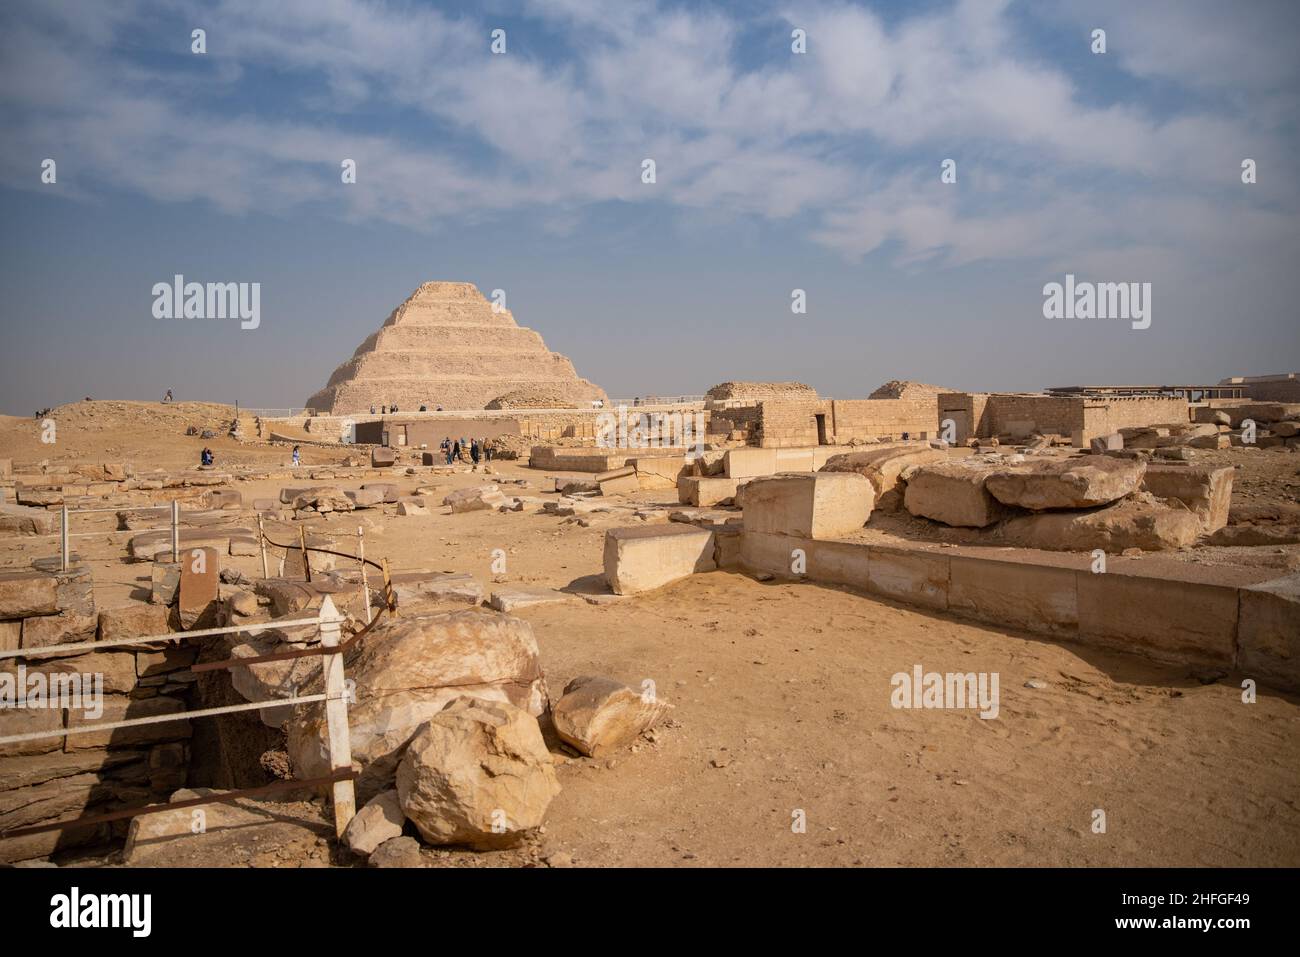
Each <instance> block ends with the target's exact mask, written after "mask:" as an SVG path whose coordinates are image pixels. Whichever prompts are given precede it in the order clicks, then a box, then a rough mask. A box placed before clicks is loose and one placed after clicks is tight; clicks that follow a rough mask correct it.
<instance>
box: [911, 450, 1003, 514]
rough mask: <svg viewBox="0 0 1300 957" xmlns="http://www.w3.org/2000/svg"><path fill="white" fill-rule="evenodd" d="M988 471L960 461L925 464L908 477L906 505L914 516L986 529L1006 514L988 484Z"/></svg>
mask: <svg viewBox="0 0 1300 957" xmlns="http://www.w3.org/2000/svg"><path fill="white" fill-rule="evenodd" d="M988 475H989V473H988V470H986V469H981V468H977V467H972V466H967V465H959V464H956V463H947V464H938V465H923V466H921V467H919V468H918V469H917V470H916V471H914V472H912V473H911V474H910V475H909V476H908V479H907V491H906V492H905V493H904V494H903V505H904V506H905V507H906V508H907V510H908V511H909V512H911V513H912V514H913V515H920V516H922V517H923V518H929V519H933V520H934V521H936V522H942V523H943V524H945V525H952V526H954V527H958V528H963V527H964V528H983V527H985V526H986V525H992V524H993V523H994V522H996V521H998V520H999V519H1001V518H1003V517H1004V516H1005V515H1006V508H1005V507H1004V506H1003V505H1002V504H1001V503H1000V502H999V501H998V500H997V499H995V498H994V497H993V496H992V495H991V494H990V493H989V490H988V489H987V488H986V487H985V481H986V479H987V478H988Z"/></svg>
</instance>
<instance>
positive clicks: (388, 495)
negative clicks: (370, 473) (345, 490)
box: [361, 482, 399, 505]
mask: <svg viewBox="0 0 1300 957" xmlns="http://www.w3.org/2000/svg"><path fill="white" fill-rule="evenodd" d="M361 489H362V491H364V492H370V491H376V492H380V493H381V494H382V495H383V497H384V502H385V503H386V504H388V505H392V504H394V503H395V502H396V501H397V497H398V494H399V490H398V487H397V486H396V485H395V484H394V483H392V482H364V483H362V485H361Z"/></svg>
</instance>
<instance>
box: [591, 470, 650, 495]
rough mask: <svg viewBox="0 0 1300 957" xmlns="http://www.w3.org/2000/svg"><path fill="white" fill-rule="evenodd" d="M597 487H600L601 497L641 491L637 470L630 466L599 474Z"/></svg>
mask: <svg viewBox="0 0 1300 957" xmlns="http://www.w3.org/2000/svg"><path fill="white" fill-rule="evenodd" d="M596 485H597V486H599V488H600V494H601V495H627V494H629V493H630V492H639V491H641V483H640V481H639V480H638V479H637V477H636V469H634V468H631V467H630V466H623V467H622V468H617V469H610V470H609V471H607V472H600V473H598V474H597V475H596Z"/></svg>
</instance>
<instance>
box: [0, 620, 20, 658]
mask: <svg viewBox="0 0 1300 957" xmlns="http://www.w3.org/2000/svg"><path fill="white" fill-rule="evenodd" d="M22 636H23V623H22V619H18V620H17V621H0V651H17V650H18V648H19V647H20V646H21V644H22Z"/></svg>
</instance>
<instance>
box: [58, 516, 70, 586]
mask: <svg viewBox="0 0 1300 957" xmlns="http://www.w3.org/2000/svg"><path fill="white" fill-rule="evenodd" d="M59 516H60V518H59V554H60V555H61V556H62V562H63V570H64V571H65V572H66V571H67V570H68V506H66V505H65V506H63V509H62V511H60V513H59Z"/></svg>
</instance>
